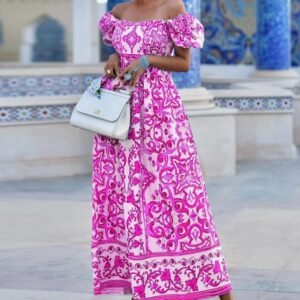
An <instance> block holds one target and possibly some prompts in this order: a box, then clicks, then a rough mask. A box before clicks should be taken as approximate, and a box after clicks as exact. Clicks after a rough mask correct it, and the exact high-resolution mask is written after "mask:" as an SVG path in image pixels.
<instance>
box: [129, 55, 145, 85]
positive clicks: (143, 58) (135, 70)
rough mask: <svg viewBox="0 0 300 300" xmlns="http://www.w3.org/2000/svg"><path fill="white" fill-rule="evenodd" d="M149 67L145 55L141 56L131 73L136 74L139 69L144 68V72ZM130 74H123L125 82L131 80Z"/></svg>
mask: <svg viewBox="0 0 300 300" xmlns="http://www.w3.org/2000/svg"><path fill="white" fill-rule="evenodd" d="M149 65H150V63H149V60H148V58H147V57H146V56H145V55H143V56H141V57H140V59H139V64H138V65H137V66H136V67H135V68H134V70H133V71H132V73H135V72H137V71H138V70H139V69H141V68H144V69H145V70H146V69H147V68H148V67H149ZM132 73H128V74H125V76H124V78H125V80H127V81H128V80H130V79H131V78H132Z"/></svg>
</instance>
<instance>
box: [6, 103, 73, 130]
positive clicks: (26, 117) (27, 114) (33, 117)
mask: <svg viewBox="0 0 300 300" xmlns="http://www.w3.org/2000/svg"><path fill="white" fill-rule="evenodd" d="M74 106H75V104H62V105H38V106H18V107H1V108H0V125H1V124H5V123H12V122H34V121H49V120H67V119H69V118H70V117H71V114H72V111H73V108H74Z"/></svg>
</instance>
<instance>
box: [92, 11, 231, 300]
mask: <svg viewBox="0 0 300 300" xmlns="http://www.w3.org/2000/svg"><path fill="white" fill-rule="evenodd" d="M99 28H100V30H101V31H102V33H103V39H104V42H105V43H106V44H107V45H112V46H113V47H114V48H115V50H116V51H117V52H118V53H119V54H120V58H121V69H122V68H124V67H125V66H127V65H128V64H129V63H130V62H131V61H132V60H133V59H136V58H138V57H140V56H141V55H144V54H148V55H160V56H169V55H172V53H173V49H174V45H177V46H180V47H184V48H189V47H198V48H201V47H202V45H203V41H204V32H203V26H202V24H201V23H200V22H199V21H198V19H197V18H195V17H194V16H192V15H191V14H189V13H183V14H180V15H178V16H177V17H175V18H173V19H169V20H149V21H141V22H134V21H128V20H119V19H117V18H116V17H114V16H113V15H112V14H111V12H107V13H105V15H104V16H103V17H102V18H101V19H100V22H99ZM104 77H105V76H104ZM103 82H104V87H106V88H109V89H110V88H112V79H109V78H104V80H103ZM130 104H131V114H132V115H131V128H130V132H129V138H128V140H126V141H119V140H115V139H112V138H109V137H105V136H101V135H99V134H96V135H95V136H94V143H93V177H92V181H93V202H92V239H91V246H92V268H93V277H94V285H93V286H94V294H95V295H98V294H109V293H119V294H127V293H133V297H134V299H172V300H176V299H182V300H184V299H189V300H190V299H203V298H207V297H213V296H216V295H221V294H225V293H226V292H228V291H229V290H231V288H232V286H231V281H230V278H229V275H228V272H227V268H226V263H225V260H224V256H223V254H222V249H221V246H220V240H219V238H218V234H217V232H216V229H215V225H214V223H213V216H212V212H211V208H210V204H209V202H208V197H207V191H206V186H205V182H204V179H203V175H202V171H201V167H200V163H199V159H198V156H197V151H196V146H195V141H194V138H193V135H192V131H191V127H190V124H189V121H188V117H187V115H186V113H185V110H184V107H183V104H182V102H181V98H180V96H179V93H178V90H177V89H176V87H175V84H174V82H173V79H172V75H171V73H170V72H168V71H164V70H161V69H158V68H156V67H154V66H150V67H149V68H148V69H147V70H146V71H145V72H144V73H143V75H142V76H141V77H140V79H139V81H138V83H137V85H136V87H135V89H134V91H133V94H132V97H131V100H130Z"/></svg>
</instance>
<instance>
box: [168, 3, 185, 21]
mask: <svg viewBox="0 0 300 300" xmlns="http://www.w3.org/2000/svg"><path fill="white" fill-rule="evenodd" d="M166 6H167V10H168V13H169V18H174V17H176V16H177V15H179V14H182V13H185V12H186V9H185V5H184V3H183V1H182V0H167V1H166Z"/></svg>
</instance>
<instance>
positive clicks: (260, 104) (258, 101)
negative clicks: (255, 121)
mask: <svg viewBox="0 0 300 300" xmlns="http://www.w3.org/2000/svg"><path fill="white" fill-rule="evenodd" d="M214 102H215V104H216V105H217V106H219V107H223V108H237V109H239V110H241V111H247V110H248V111H253V110H254V111H268V110H270V111H274V110H291V109H293V98H292V97H257V98H252V97H251V98H250V97H249V98H248V97H243V98H230V97H229V98H215V99H214Z"/></svg>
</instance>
